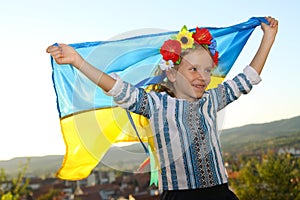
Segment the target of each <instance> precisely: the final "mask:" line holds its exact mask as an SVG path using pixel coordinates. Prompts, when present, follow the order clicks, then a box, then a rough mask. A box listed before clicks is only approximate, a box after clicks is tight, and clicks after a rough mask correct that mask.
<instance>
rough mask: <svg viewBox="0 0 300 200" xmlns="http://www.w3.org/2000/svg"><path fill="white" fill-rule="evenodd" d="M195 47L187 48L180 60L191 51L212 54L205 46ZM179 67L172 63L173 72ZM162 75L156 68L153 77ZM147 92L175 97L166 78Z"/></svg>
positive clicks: (171, 86)
mask: <svg viewBox="0 0 300 200" xmlns="http://www.w3.org/2000/svg"><path fill="white" fill-rule="evenodd" d="M194 45H195V48H189V49H186V50H184V51H183V52H182V53H181V54H180V57H181V59H182V58H183V57H184V56H185V55H187V54H189V53H190V52H192V51H195V50H205V51H207V52H208V53H209V55H210V56H211V57H213V56H212V54H211V52H210V51H209V49H208V47H207V45H202V44H196V43H195V44H194ZM179 67H180V64H176V63H174V69H175V70H178V68H179ZM162 73H165V72H164V71H163V70H161V69H160V67H159V66H158V67H157V69H156V71H155V73H154V75H156V76H159V75H161V74H162ZM147 91H154V92H166V93H167V94H169V95H170V96H171V97H175V94H174V92H173V84H172V83H171V82H170V81H169V80H168V78H165V79H164V80H163V81H162V82H161V83H158V84H153V85H150V86H148V87H147Z"/></svg>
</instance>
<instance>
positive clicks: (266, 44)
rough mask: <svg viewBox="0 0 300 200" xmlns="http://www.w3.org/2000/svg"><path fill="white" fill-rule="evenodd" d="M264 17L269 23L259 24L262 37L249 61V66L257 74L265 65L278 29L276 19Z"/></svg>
mask: <svg viewBox="0 0 300 200" xmlns="http://www.w3.org/2000/svg"><path fill="white" fill-rule="evenodd" d="M266 19H267V20H268V22H269V25H267V24H265V23H262V24H261V28H262V30H263V32H264V35H263V37H262V40H261V43H260V46H259V48H258V50H257V52H256V54H255V56H254V58H253V60H252V61H251V63H250V66H251V67H253V68H254V69H255V70H256V71H257V73H258V74H260V73H261V71H262V69H263V67H264V65H265V62H266V60H267V57H268V55H269V52H270V50H271V47H272V45H273V43H274V40H275V37H276V34H277V31H278V21H277V20H276V19H274V18H272V17H267V18H266Z"/></svg>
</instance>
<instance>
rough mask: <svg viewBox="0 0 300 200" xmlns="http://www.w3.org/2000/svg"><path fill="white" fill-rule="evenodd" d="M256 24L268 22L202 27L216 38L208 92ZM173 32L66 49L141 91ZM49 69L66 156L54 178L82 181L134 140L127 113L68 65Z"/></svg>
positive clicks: (145, 129) (141, 124)
mask: <svg viewBox="0 0 300 200" xmlns="http://www.w3.org/2000/svg"><path fill="white" fill-rule="evenodd" d="M261 22H265V23H267V22H266V20H265V19H264V18H261V17H253V18H250V19H249V20H248V21H246V22H243V23H240V24H237V25H233V26H229V27H217V28H215V27H206V28H208V29H209V30H210V32H211V34H212V35H213V37H214V38H215V39H216V41H217V49H218V51H219V65H218V67H217V69H216V70H214V72H213V74H212V81H211V85H210V86H209V88H213V87H216V86H217V84H219V83H221V82H222V81H223V79H224V78H225V76H226V74H227V73H228V72H229V71H230V69H231V67H232V66H233V64H234V62H235V60H236V59H237V57H238V56H239V54H240V52H241V51H242V49H243V47H244V45H245V44H246V42H247V40H248V38H249V37H250V35H251V34H252V32H253V31H254V29H255V28H256V27H257V26H259V25H260V23H261ZM190 30H191V31H194V30H195V29H190ZM177 33H178V31H170V32H164V33H157V34H148V35H140V36H135V37H131V38H125V39H120V40H114V41H99V42H84V43H77V44H71V45H70V46H72V47H74V49H75V50H76V51H77V52H78V53H79V54H80V55H81V56H82V57H83V58H84V59H86V60H87V61H88V62H89V63H91V64H92V65H93V66H95V67H96V68H98V69H100V70H102V71H104V72H106V73H116V74H118V75H119V76H120V77H121V78H122V79H123V80H124V81H127V82H130V83H131V84H133V85H136V84H137V83H139V84H141V83H142V84H141V85H140V87H143V86H144V85H143V83H145V84H146V83H147V81H143V80H145V79H147V78H149V77H153V76H154V72H155V70H156V68H157V66H158V63H159V62H160V61H161V54H160V52H159V49H160V47H161V46H162V44H163V42H164V41H166V40H167V39H170V37H171V36H172V35H174V34H177ZM51 65H52V80H53V84H54V89H55V93H56V96H57V108H58V113H59V118H60V126H61V131H62V134H63V138H64V141H65V144H66V154H65V157H64V161H63V164H62V167H61V168H60V170H59V171H58V173H57V177H59V178H61V179H67V180H79V179H83V178H86V177H87V176H88V175H89V174H90V173H91V171H92V170H93V169H94V168H95V167H96V165H97V164H98V163H99V162H100V161H101V159H102V157H103V156H104V154H105V153H106V152H107V150H108V149H109V148H110V147H111V146H112V145H113V144H115V143H117V142H138V141H139V140H138V138H137V136H136V133H135V131H134V130H133V128H132V125H131V123H130V121H129V120H128V116H127V114H126V112H125V111H124V110H122V109H121V108H119V107H116V105H115V103H114V102H113V100H112V97H110V96H107V95H106V94H105V93H104V92H103V91H102V90H101V88H99V87H97V86H96V85H95V84H94V83H92V82H91V81H90V80H89V79H88V78H87V77H85V76H84V75H83V74H81V73H80V72H79V71H78V70H77V69H75V68H73V67H72V66H71V65H58V64H57V63H56V62H55V61H54V60H53V58H52V57H51ZM157 80H159V78H157ZM131 115H132V119H133V122H134V124H135V126H136V128H137V131H138V133H139V134H140V136H141V140H142V141H144V142H149V141H148V138H149V135H152V133H151V129H150V126H149V124H148V121H147V119H145V118H143V117H140V116H138V115H136V114H131ZM150 145H151V142H150ZM152 145H153V144H152ZM151 163H152V162H151Z"/></svg>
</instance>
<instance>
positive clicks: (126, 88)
mask: <svg viewBox="0 0 300 200" xmlns="http://www.w3.org/2000/svg"><path fill="white" fill-rule="evenodd" d="M111 76H112V77H113V78H115V79H116V83H115V85H114V86H113V88H112V89H111V90H110V91H108V92H105V93H106V94H107V95H109V96H112V97H113V99H114V101H115V103H116V104H117V105H118V106H120V107H122V108H124V109H127V110H128V111H130V112H134V113H137V114H140V115H143V116H144V117H146V118H150V113H151V112H150V104H149V99H151V97H150V96H149V95H148V93H147V92H146V91H145V90H144V89H142V88H137V87H134V86H133V85H131V84H129V83H127V82H125V81H123V80H122V79H121V78H120V77H119V76H117V75H111Z"/></svg>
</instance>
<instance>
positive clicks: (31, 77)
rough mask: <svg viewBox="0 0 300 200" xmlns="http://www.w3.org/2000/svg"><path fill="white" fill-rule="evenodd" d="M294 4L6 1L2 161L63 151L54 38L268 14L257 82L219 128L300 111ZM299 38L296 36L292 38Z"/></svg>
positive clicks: (71, 39) (1, 18) (91, 37)
mask: <svg viewBox="0 0 300 200" xmlns="http://www.w3.org/2000/svg"><path fill="white" fill-rule="evenodd" d="M299 2H300V1H298V0H287V1H284V2H283V1H267V0H252V1H248V2H245V1H240V0H227V1H220V0H215V1H199V0H190V1H178V0H173V1H168V0H164V1H162V0H151V1H143V0H128V1H124V0H107V1H103V0H102V1H99V0H90V1H81V0H63V1H62V0H52V1H39V0H27V1H21V0H11V1H3V2H1V6H0V24H1V28H0V30H1V37H0V44H1V47H0V58H1V67H0V76H1V78H0V89H1V93H2V95H1V98H0V109H1V125H0V134H1V137H0V160H8V159H11V158H14V157H21V156H44V155H57V154H59V155H63V154H65V144H64V141H63V137H62V134H61V130H60V124H59V116H58V111H57V107H56V96H55V92H54V88H53V83H52V79H51V73H52V69H51V65H50V56H49V55H48V54H47V53H46V52H45V49H46V48H47V47H48V46H49V45H51V44H53V43H55V42H59V43H66V44H72V43H80V42H91V41H101V40H108V39H110V38H114V37H116V36H118V35H120V34H123V33H125V32H131V31H134V30H140V29H163V30H172V31H177V30H179V29H180V28H181V27H182V26H183V25H186V26H187V27H189V28H194V27H196V26H200V27H201V26H207V27H227V26H230V25H234V24H237V23H241V22H244V21H247V20H248V19H249V18H251V17H253V16H256V17H261V16H273V17H275V18H276V19H278V20H279V31H278V34H277V38H276V41H275V43H274V45H273V48H272V50H271V52H270V55H269V57H268V60H267V62H266V65H265V68H264V70H263V72H262V74H261V77H262V79H263V81H262V82H261V83H260V84H259V85H257V86H255V87H254V88H253V90H252V91H251V93H250V94H248V95H246V96H242V97H241V98H240V99H239V100H238V101H236V102H234V103H233V104H231V105H229V106H228V107H227V108H226V109H225V110H224V111H223V112H222V113H221V123H220V127H221V129H227V128H232V127H238V126H243V125H246V124H253V123H265V122H271V121H274V120H280V119H286V118H291V117H295V116H298V115H299V114H300V105H299V100H300V93H299V87H300V81H299V74H300V66H299V64H298V61H297V60H298V58H299V55H298V53H299V50H300V49H299V45H300V38H299V36H298V35H299V32H300V26H299V22H298V21H297V20H296V19H298V16H297V13H298V12H299V8H300V3H299ZM261 36H262V31H261V29H260V27H257V28H256V29H255V31H254V32H253V34H252V35H251V37H250V39H249V40H248V43H247V44H246V46H245V47H244V49H243V51H242V52H241V55H240V56H239V58H238V59H237V61H236V63H235V65H234V66H233V69H232V70H231V71H230V73H229V74H228V76H227V78H232V77H233V76H234V75H235V74H237V73H239V72H241V71H242V69H243V68H244V67H245V66H246V65H247V64H249V63H250V62H251V59H252V58H253V56H254V54H255V52H256V50H257V48H258V46H259V43H260V40H261ZM297 36H298V37H297Z"/></svg>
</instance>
